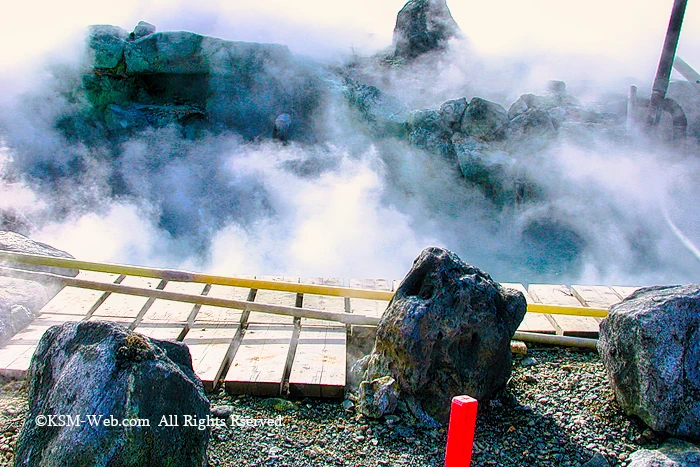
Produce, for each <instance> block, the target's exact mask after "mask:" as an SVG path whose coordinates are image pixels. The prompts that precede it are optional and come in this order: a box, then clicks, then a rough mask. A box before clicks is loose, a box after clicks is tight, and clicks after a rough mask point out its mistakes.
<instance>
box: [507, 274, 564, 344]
mask: <svg viewBox="0 0 700 467" xmlns="http://www.w3.org/2000/svg"><path fill="white" fill-rule="evenodd" d="M501 285H502V286H503V287H507V288H509V289H514V290H517V291H518V292H522V294H523V295H524V296H525V300H526V301H527V303H535V300H534V299H533V298H532V297H531V296H530V294H529V293H528V292H527V290H525V286H523V285H522V284H517V283H502V284H501ZM517 330H518V331H523V332H538V333H540V334H556V332H557V328H556V327H555V326H554V324H553V320H552V318H551V317H550V316H549V315H545V314H543V313H525V317H524V318H523V321H522V323H520V326H519V327H518V329H517Z"/></svg>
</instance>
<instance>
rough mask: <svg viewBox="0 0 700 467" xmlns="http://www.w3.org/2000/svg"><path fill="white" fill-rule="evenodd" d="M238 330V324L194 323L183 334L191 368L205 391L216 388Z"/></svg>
mask: <svg viewBox="0 0 700 467" xmlns="http://www.w3.org/2000/svg"><path fill="white" fill-rule="evenodd" d="M239 332H240V325H238V324H221V325H219V326H216V325H210V326H204V325H197V324H195V325H194V326H193V327H192V328H190V330H189V331H188V333H187V335H186V336H185V338H184V340H183V343H184V344H186V345H187V346H188V347H189V349H190V355H191V356H192V368H193V369H194V372H195V373H196V374H197V376H198V377H199V379H201V380H202V383H203V384H204V389H205V390H206V391H208V392H211V391H213V390H214V389H216V386H217V385H218V382H219V379H220V378H221V375H222V373H223V371H224V368H225V366H226V365H227V364H228V361H229V359H230V350H231V345H232V342H233V340H234V338H235V337H236V334H237V333H239Z"/></svg>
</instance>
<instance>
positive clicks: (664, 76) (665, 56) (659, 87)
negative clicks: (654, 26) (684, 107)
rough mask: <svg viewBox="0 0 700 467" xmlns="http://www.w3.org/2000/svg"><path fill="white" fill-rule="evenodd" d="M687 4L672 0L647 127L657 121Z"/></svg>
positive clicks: (686, 2)
mask: <svg viewBox="0 0 700 467" xmlns="http://www.w3.org/2000/svg"><path fill="white" fill-rule="evenodd" d="M687 4H688V0H674V1H673V9H672V10H671V19H670V20H669V22H668V30H667V31H666V39H665V40H664V48H663V50H662V51H661V58H660V59H659V67H658V68H657V69H656V76H655V77H654V85H653V86H652V88H651V102H650V103H649V116H648V117H647V127H648V128H651V127H654V126H656V125H657V124H658V123H659V118H660V116H661V103H662V102H663V100H664V99H665V98H666V91H667V90H668V82H669V79H670V77H671V68H673V59H674V57H675V56H676V48H677V47H678V39H679V38H680V36H681V26H682V25H683V16H685V7H686V5H687Z"/></svg>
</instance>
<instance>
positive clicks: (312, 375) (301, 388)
mask: <svg viewBox="0 0 700 467" xmlns="http://www.w3.org/2000/svg"><path fill="white" fill-rule="evenodd" d="M305 282H306V283H310V284H321V285H333V286H342V285H343V281H342V280H341V279H331V278H326V279H323V278H316V279H309V280H307V281H305ZM303 306H304V307H308V308H315V309H318V310H324V311H334V312H338V313H341V312H343V311H344V310H345V299H344V298H342V297H327V296H322V295H312V294H307V295H304V298H303ZM346 360H347V331H346V328H345V326H344V325H343V324H340V323H336V322H332V321H323V320H314V319H306V318H302V320H301V331H300V333H299V339H298V341H297V345H296V351H295V354H294V362H293V364H292V368H291V371H290V374H289V393H290V395H293V396H309V397H330V398H339V397H343V395H344V393H345V379H346V374H345V372H346V367H347V361H346Z"/></svg>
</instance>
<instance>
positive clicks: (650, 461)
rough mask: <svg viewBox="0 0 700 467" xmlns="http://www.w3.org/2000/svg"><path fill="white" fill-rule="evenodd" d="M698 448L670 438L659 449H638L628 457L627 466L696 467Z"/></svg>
mask: <svg viewBox="0 0 700 467" xmlns="http://www.w3.org/2000/svg"><path fill="white" fill-rule="evenodd" d="M698 465H700V449H698V447H697V446H695V445H694V444H691V443H688V442H685V441H681V440H678V439H670V440H668V441H666V442H665V443H664V444H663V445H662V446H661V447H660V448H659V449H640V450H639V451H637V452H633V453H632V454H631V455H630V457H629V463H628V464H627V466H628V467H696V466H698Z"/></svg>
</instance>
